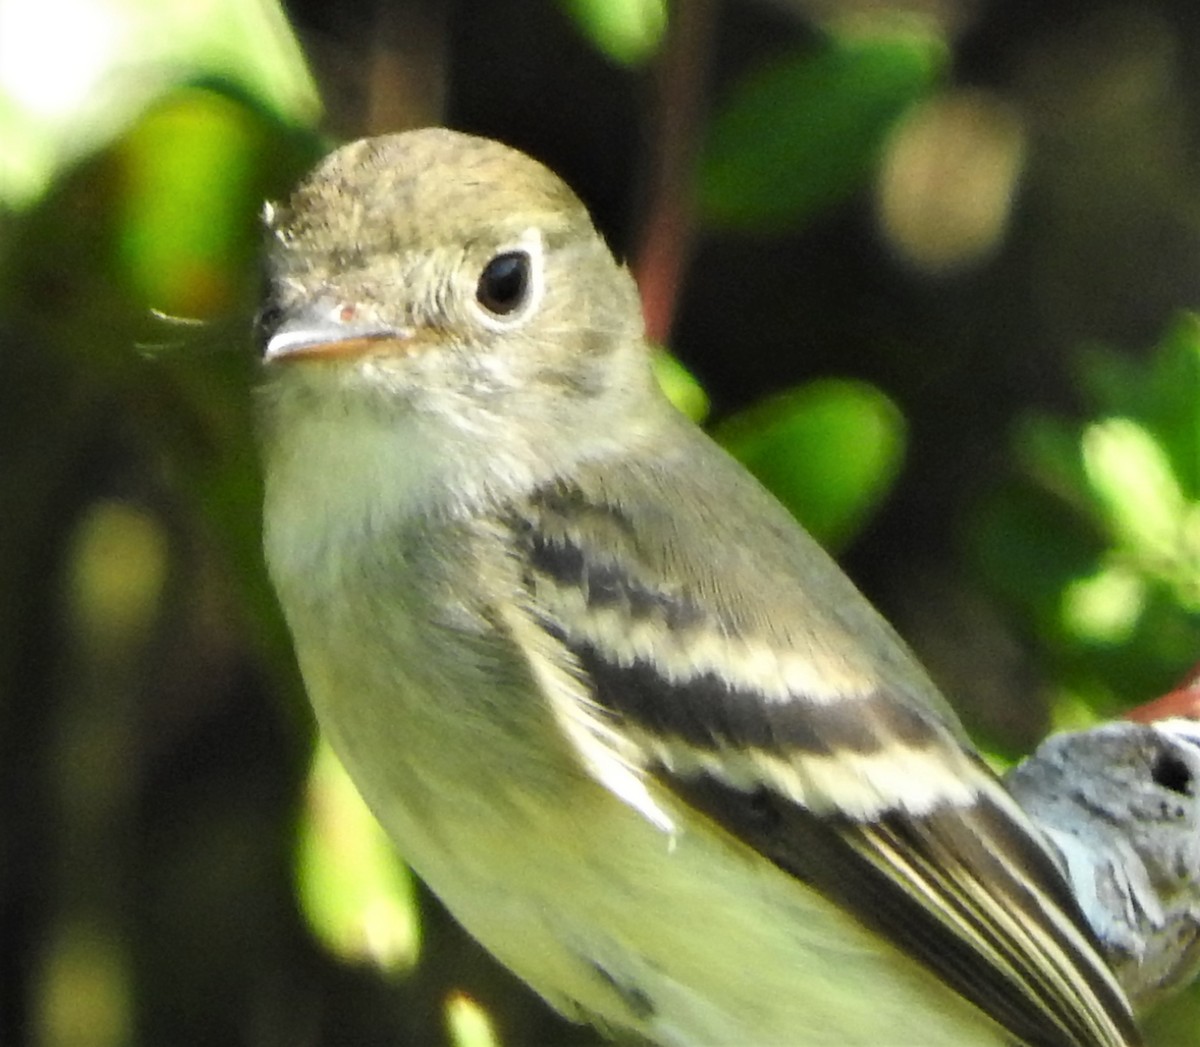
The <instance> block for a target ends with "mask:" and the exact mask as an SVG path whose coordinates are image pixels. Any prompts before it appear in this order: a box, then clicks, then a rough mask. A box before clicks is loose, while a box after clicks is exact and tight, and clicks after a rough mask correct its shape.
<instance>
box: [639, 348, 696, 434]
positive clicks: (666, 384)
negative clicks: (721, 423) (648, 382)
mask: <svg viewBox="0 0 1200 1047" xmlns="http://www.w3.org/2000/svg"><path fill="white" fill-rule="evenodd" d="M650 362H651V364H653V366H654V376H655V377H656V378H657V379H658V384H659V385H660V386H661V387H662V391H663V392H664V393H666V394H667V399H668V400H670V401H671V403H673V404H674V405H675V407H676V408H677V409H678V410H680V411H682V412H683V413H684V414H686V415H687V416H688V417H689V418H690V419H691V420H692V421H693V422H702V421H704V419H705V418H706V417H708V407H709V404H708V395H707V394H706V393H705V392H704V387H703V386H702V385H701V384H700V383H699V382H697V381H696V379H695V377H694V376H693V375H692V373H691V371H689V370H688V369H687V368H686V367H684V366H683V364H681V363H680V362H679V361H678V360H677V359H676V358H675V357H674V356H672V355H671V354H670V353H668V352H667V351H666V350H665V349H655V350H653V351H652V353H651V356H650Z"/></svg>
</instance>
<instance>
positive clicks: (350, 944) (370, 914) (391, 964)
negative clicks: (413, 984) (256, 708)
mask: <svg viewBox="0 0 1200 1047" xmlns="http://www.w3.org/2000/svg"><path fill="white" fill-rule="evenodd" d="M296 864H297V880H298V883H299V894H300V903H301V906H302V908H303V910H304V914H305V916H306V917H307V918H308V922H309V925H310V926H311V927H312V928H313V930H314V931H315V932H316V934H317V936H318V937H319V938H320V939H321V940H322V941H323V942H324V943H325V945H326V947H327V948H329V949H330V950H331V951H332V952H333V953H334V954H335V955H337V956H339V957H340V958H341V959H343V960H349V961H353V962H363V961H370V962H371V963H373V964H375V965H376V966H379V967H381V968H383V969H385V970H408V969H410V968H411V967H412V966H413V965H414V964H415V963H416V961H417V954H418V952H419V950H420V916H419V914H418V912H417V906H416V901H415V895H414V890H413V884H412V877H411V875H410V874H409V872H408V868H407V866H405V865H404V863H403V862H402V861H401V860H400V859H399V858H398V857H397V855H396V852H395V850H394V848H393V847H392V845H391V843H390V842H389V841H388V838H387V836H386V835H385V834H384V831H383V829H382V828H381V827H380V826H379V823H378V822H376V821H375V818H374V816H373V815H372V814H371V812H370V811H369V810H368V809H367V806H366V804H365V803H364V802H363V800H362V799H361V797H360V796H359V795H358V792H357V790H356V789H355V788H354V785H353V784H352V783H351V781H350V778H349V776H348V775H347V774H346V772H345V770H344V769H343V768H342V765H341V764H340V763H339V762H338V760H337V758H336V757H335V756H334V755H333V752H332V750H330V749H329V747H328V746H327V745H326V744H325V743H324V742H322V743H320V744H319V745H318V747H317V752H316V756H315V758H314V759H313V764H312V769H311V771H310V772H309V780H308V802H307V805H306V807H305V812H304V819H303V822H302V823H301V828H300V848H299V852H298V854H297V862H296Z"/></svg>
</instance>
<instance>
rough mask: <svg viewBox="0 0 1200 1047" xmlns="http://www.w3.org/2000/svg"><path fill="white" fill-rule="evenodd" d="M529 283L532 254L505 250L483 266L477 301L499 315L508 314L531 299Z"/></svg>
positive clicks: (476, 293) (477, 290)
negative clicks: (530, 255) (530, 256)
mask: <svg viewBox="0 0 1200 1047" xmlns="http://www.w3.org/2000/svg"><path fill="white" fill-rule="evenodd" d="M529 285H530V260H529V255H527V254H526V253H525V252H524V251H505V252H504V253H503V254H498V255H496V257H495V258H493V259H492V260H491V261H490V262H488V264H487V265H485V266H484V267H483V272H482V273H481V274H480V275H479V284H478V285H477V286H476V288H475V300H476V301H477V302H478V303H479V304H480V305H482V306H483V307H484V308H485V309H486V310H487V311H488V312H489V313H492V314H494V315H495V316H508V315H509V314H510V313H512V312H514V311H515V310H517V309H519V308H520V307H521V306H522V305H524V304H525V302H526V301H527V300H528V298H529Z"/></svg>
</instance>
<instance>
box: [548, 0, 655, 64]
mask: <svg viewBox="0 0 1200 1047" xmlns="http://www.w3.org/2000/svg"><path fill="white" fill-rule="evenodd" d="M559 4H560V6H561V7H562V8H563V10H565V11H566V12H567V14H568V15H569V16H570V17H571V20H572V21H573V22H574V23H575V24H576V25H577V26H578V27H579V29H580V31H581V32H582V33H583V34H584V36H586V37H587V38H588V39H589V40H590V41H591V42H592V44H593V45H594V46H595V47H596V48H598V49H599V50H600V51H601V52H602V53H603V54H604V55H606V56H607V57H608V58H610V59H611V60H612V61H614V62H617V63H618V64H620V65H628V66H636V65H641V64H642V63H643V62H646V61H647V60H649V59H650V58H652V57H653V56H654V54H655V52H656V51H657V50H658V48H659V45H660V44H661V43H662V39H663V34H664V33H665V32H666V30H667V4H666V0H559Z"/></svg>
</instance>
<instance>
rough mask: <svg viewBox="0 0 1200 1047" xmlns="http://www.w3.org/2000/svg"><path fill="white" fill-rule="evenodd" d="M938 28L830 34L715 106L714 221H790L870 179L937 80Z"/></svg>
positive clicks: (704, 199)
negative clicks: (904, 118)
mask: <svg viewBox="0 0 1200 1047" xmlns="http://www.w3.org/2000/svg"><path fill="white" fill-rule="evenodd" d="M945 62H946V48H945V46H944V44H943V42H942V40H941V39H940V38H938V37H934V36H930V35H924V34H920V33H916V32H912V31H905V32H897V33H893V34H891V35H878V36H870V37H863V38H859V37H850V38H846V39H838V38H831V39H829V40H827V41H826V43H825V44H824V46H823V47H821V48H820V49H819V50H817V51H812V50H806V51H804V52H803V53H801V54H798V55H795V54H794V55H790V56H788V57H786V58H783V59H782V60H777V61H776V62H774V63H773V64H771V65H768V66H766V67H764V68H762V69H759V70H757V71H756V72H755V73H754V74H752V75H751V76H750V77H749V78H748V79H747V80H746V81H745V82H744V83H743V84H741V85H740V87H738V88H737V89H736V90H735V91H734V93H733V95H732V97H730V98H729V99H728V100H727V101H726V102H725V103H724V105H722V106H721V108H720V109H719V110H718V112H717V114H716V117H715V119H714V120H713V123H712V126H711V128H710V131H709V136H708V140H707V142H706V144H705V148H704V150H703V153H702V156H701V165H700V176H699V209H700V214H701V216H702V218H703V219H704V220H705V221H706V222H708V223H709V224H711V225H714V226H725V227H736V228H746V229H757V230H762V229H770V228H771V227H772V226H774V225H776V224H777V223H786V224H787V225H788V226H789V227H791V228H795V227H796V226H798V225H800V224H802V223H803V222H804V221H806V220H808V219H809V218H811V217H812V216H813V215H814V214H816V213H817V212H819V211H821V210H823V209H825V208H828V207H829V206H830V205H831V204H834V203H836V202H838V201H840V200H842V199H844V198H846V197H847V196H849V195H851V194H852V193H854V192H856V191H857V190H859V189H861V188H862V187H863V186H864V185H865V184H867V182H868V180H869V178H870V177H871V175H872V173H873V172H874V170H875V166H876V162H877V160H878V157H879V153H880V149H881V147H882V145H883V143H884V140H885V139H886V137H887V134H888V132H889V130H890V129H891V127H892V125H893V124H894V123H895V122H896V120H897V118H898V117H900V115H901V114H903V113H904V111H905V110H906V109H907V108H908V107H909V106H910V105H911V104H912V103H913V102H915V101H916V100H917V99H919V98H921V97H922V96H923V95H925V94H926V93H927V92H928V91H929V89H930V88H931V87H932V85H933V84H934V83H935V82H936V80H937V78H938V75H939V73H940V71H941V69H942V68H943V66H944V65H945Z"/></svg>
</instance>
